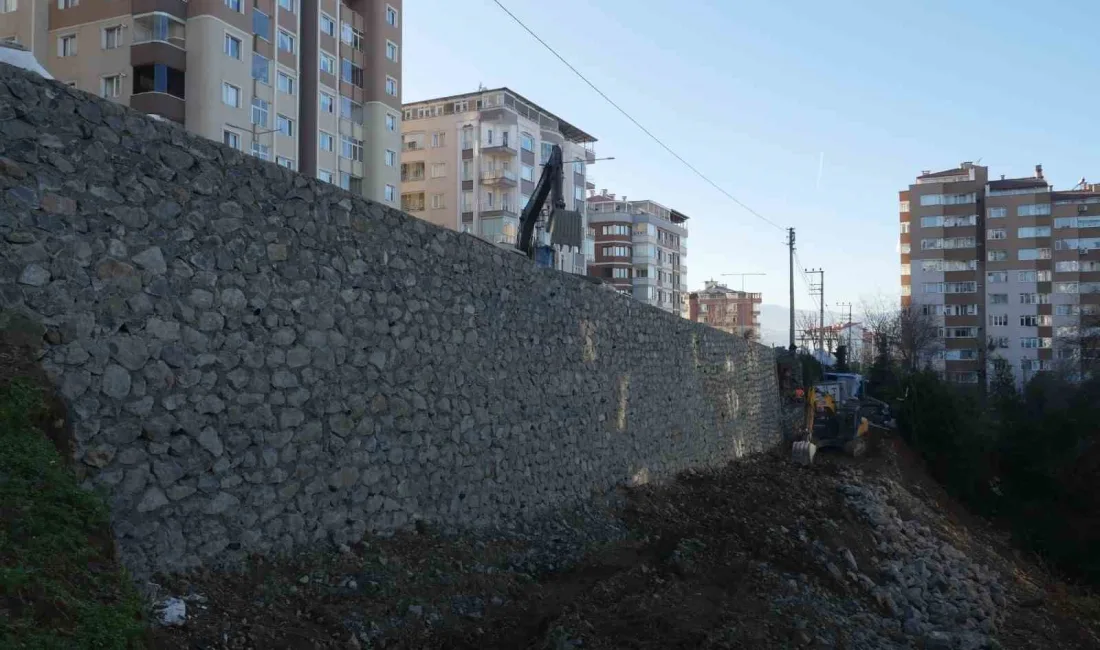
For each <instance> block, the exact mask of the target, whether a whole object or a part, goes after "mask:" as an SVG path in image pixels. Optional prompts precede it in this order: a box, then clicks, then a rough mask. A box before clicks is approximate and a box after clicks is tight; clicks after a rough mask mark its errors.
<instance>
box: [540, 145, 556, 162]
mask: <svg viewBox="0 0 1100 650" xmlns="http://www.w3.org/2000/svg"><path fill="white" fill-rule="evenodd" d="M553 150H554V144H553V143H552V142H543V143H542V152H541V158H540V162H541V163H542V164H544V165H545V164H546V161H548V160H550V152H552V151H553Z"/></svg>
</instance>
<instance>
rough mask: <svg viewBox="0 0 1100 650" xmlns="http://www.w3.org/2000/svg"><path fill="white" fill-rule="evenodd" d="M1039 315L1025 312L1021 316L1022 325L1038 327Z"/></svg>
mask: <svg viewBox="0 0 1100 650" xmlns="http://www.w3.org/2000/svg"><path fill="white" fill-rule="evenodd" d="M1038 326H1039V317H1038V316H1036V315H1035V314H1025V315H1023V316H1020V327H1038Z"/></svg>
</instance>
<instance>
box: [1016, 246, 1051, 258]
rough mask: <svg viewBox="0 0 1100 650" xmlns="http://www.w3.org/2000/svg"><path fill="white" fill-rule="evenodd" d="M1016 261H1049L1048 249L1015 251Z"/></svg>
mask: <svg viewBox="0 0 1100 650" xmlns="http://www.w3.org/2000/svg"><path fill="white" fill-rule="evenodd" d="M1017 259H1020V260H1049V259H1050V249H1049V248H1021V249H1020V250H1019V251H1017Z"/></svg>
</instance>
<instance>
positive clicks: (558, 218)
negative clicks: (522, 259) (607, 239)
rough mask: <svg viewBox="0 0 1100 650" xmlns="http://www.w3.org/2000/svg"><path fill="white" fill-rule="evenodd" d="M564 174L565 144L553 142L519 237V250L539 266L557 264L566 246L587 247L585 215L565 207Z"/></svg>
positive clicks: (521, 224)
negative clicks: (558, 251)
mask: <svg viewBox="0 0 1100 650" xmlns="http://www.w3.org/2000/svg"><path fill="white" fill-rule="evenodd" d="M564 175H565V163H564V161H563V159H562V153H561V147H559V146H558V145H553V147H552V148H551V150H550V156H549V158H547V160H546V164H544V165H543V167H542V175H541V176H539V181H538V183H537V184H536V185H535V191H534V192H533V193H532V194H531V198H530V199H529V200H528V201H527V205H525V206H524V207H523V214H521V215H520V222H519V237H517V238H516V248H515V250H516V252H518V253H522V254H524V255H526V256H527V257H529V258H531V259H532V260H534V261H535V263H536V264H538V265H539V266H544V267H546V266H553V265H554V254H555V251H556V250H560V249H561V248H563V247H571V248H574V249H578V250H579V249H581V248H582V247H583V246H584V218H583V217H582V216H581V213H580V212H577V211H575V210H566V209H565V194H564V193H563V191H562V185H563V177H564ZM547 199H549V202H548V201H547ZM544 207H545V208H546V209H545V210H544V209H543V208H544Z"/></svg>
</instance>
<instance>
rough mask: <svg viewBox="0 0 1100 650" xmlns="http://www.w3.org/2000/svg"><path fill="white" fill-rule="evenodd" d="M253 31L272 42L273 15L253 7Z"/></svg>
mask: <svg viewBox="0 0 1100 650" xmlns="http://www.w3.org/2000/svg"><path fill="white" fill-rule="evenodd" d="M252 33H253V34H255V35H256V36H259V37H260V38H262V39H264V40H265V41H268V42H269V43H270V42H271V16H268V15H267V14H265V13H264V12H262V11H260V10H259V9H257V8H256V7H252Z"/></svg>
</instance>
